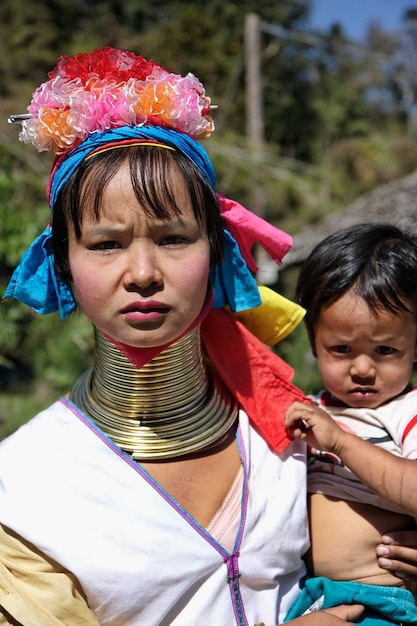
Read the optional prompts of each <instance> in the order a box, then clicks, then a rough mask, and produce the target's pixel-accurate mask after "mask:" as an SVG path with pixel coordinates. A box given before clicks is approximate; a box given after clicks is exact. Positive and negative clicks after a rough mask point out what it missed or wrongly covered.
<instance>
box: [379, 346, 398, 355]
mask: <svg viewBox="0 0 417 626" xmlns="http://www.w3.org/2000/svg"><path fill="white" fill-rule="evenodd" d="M376 351H377V353H378V354H382V355H387V354H394V352H395V351H396V350H395V348H391V346H378V347H377V349H376Z"/></svg>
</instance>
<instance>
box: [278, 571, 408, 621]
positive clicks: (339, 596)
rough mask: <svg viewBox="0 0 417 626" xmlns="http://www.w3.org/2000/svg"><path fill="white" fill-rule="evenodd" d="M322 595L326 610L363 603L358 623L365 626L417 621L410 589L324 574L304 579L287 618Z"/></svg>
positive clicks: (302, 611)
mask: <svg viewBox="0 0 417 626" xmlns="http://www.w3.org/2000/svg"><path fill="white" fill-rule="evenodd" d="M321 597H323V607H322V608H324V609H328V608H330V607H333V606H337V605H339V604H363V605H364V606H365V610H364V612H363V614H362V615H361V616H360V617H359V618H358V619H357V620H355V622H354V623H355V624H361V626H387V624H398V625H400V624H402V625H403V626H406V625H408V624H417V609H416V601H415V598H414V596H413V594H412V593H411V592H410V591H407V589H402V588H400V587H381V586H378V585H363V584H360V583H354V582H349V581H333V580H329V579H328V578H324V577H317V578H308V579H307V580H306V581H305V582H304V585H303V588H302V591H301V594H300V596H299V598H298V600H297V602H296V603H295V605H294V606H293V607H292V609H291V611H290V612H289V614H288V615H287V617H286V619H285V621H286V622H287V621H289V620H292V619H295V618H296V617H299V616H300V615H303V613H304V612H305V611H307V610H308V609H309V608H310V607H311V605H312V604H313V603H314V602H315V601H317V600H319V599H320V598H321Z"/></svg>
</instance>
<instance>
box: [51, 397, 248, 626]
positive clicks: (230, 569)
mask: <svg viewBox="0 0 417 626" xmlns="http://www.w3.org/2000/svg"><path fill="white" fill-rule="evenodd" d="M59 402H61V404H63V405H64V406H65V407H66V408H67V409H68V410H69V411H71V413H72V414H73V415H74V416H75V417H76V418H77V419H79V420H80V421H81V422H82V423H83V424H84V425H85V426H87V428H89V430H90V431H91V432H92V433H94V434H95V435H96V436H97V437H98V438H99V439H100V441H102V442H103V443H104V444H105V445H106V446H107V447H108V448H110V449H111V450H112V451H113V452H114V453H115V454H116V455H117V456H118V457H119V458H120V459H122V460H123V461H124V462H125V463H127V464H128V465H129V466H130V467H131V468H132V469H133V470H134V471H135V472H137V473H138V474H140V475H141V476H142V478H143V479H144V480H145V481H146V482H147V483H148V484H149V485H150V486H151V487H153V488H154V489H155V490H156V491H157V492H158V493H159V494H160V496H161V497H162V498H163V499H164V500H165V501H166V502H167V503H168V504H170V505H171V506H172V507H173V508H174V509H175V510H176V511H177V512H178V513H179V514H180V515H181V517H182V518H183V519H184V520H185V521H186V522H187V523H188V524H189V525H190V526H191V527H192V528H194V530H196V531H197V532H198V534H199V535H201V537H203V539H205V540H206V541H207V542H208V543H209V544H210V545H211V546H212V547H213V548H214V549H215V550H216V551H217V552H218V553H219V554H220V555H221V557H222V558H223V562H224V564H225V565H226V569H227V576H226V578H225V581H226V583H227V584H228V585H229V591H230V596H231V600H232V604H233V611H234V614H235V618H236V624H237V625H238V626H248V621H247V618H246V615H245V610H244V606H243V599H242V595H241V592H240V586H239V579H240V577H241V573H240V571H239V555H240V546H241V543H242V537H243V532H244V529H245V523H246V514H247V505H248V497H249V489H248V472H247V456H246V450H245V446H244V441H243V437H242V433H241V429H240V425H238V428H237V433H236V439H237V445H238V449H239V455H240V458H241V461H242V465H243V488H242V504H241V515H240V524H239V530H238V532H237V535H236V541H235V545H234V548H233V553H232V554H230V553H229V552H228V551H227V550H225V548H223V546H222V545H221V544H220V543H219V542H218V541H216V540H215V539H214V538H213V537H212V536H211V535H210V533H208V532H207V530H206V529H205V528H203V526H201V524H199V523H198V521H197V520H196V519H194V518H193V517H192V515H190V514H189V513H187V511H186V510H185V509H184V508H183V507H182V506H181V505H180V504H179V503H178V502H177V501H176V500H175V499H174V498H173V497H172V496H171V495H170V494H169V493H168V492H167V491H165V489H164V488H163V487H162V486H161V485H160V484H159V483H158V482H157V481H155V480H154V479H153V478H152V476H151V475H150V474H149V473H148V472H147V471H146V470H145V468H143V467H142V466H141V465H140V463H138V462H137V461H134V460H133V459H132V458H131V457H130V456H129V455H128V454H127V453H126V452H123V450H121V448H119V447H118V446H117V445H116V444H115V443H114V442H113V441H112V440H111V439H109V437H107V435H106V434H105V433H104V432H103V431H102V430H101V429H100V428H99V427H98V426H97V425H96V424H95V423H94V422H93V421H92V420H91V419H90V418H89V417H87V416H86V415H85V414H84V413H83V412H82V411H81V410H80V409H79V408H78V407H77V406H76V405H75V404H73V402H71V400H69V399H68V398H60V399H59Z"/></svg>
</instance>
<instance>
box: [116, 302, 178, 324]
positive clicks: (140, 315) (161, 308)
mask: <svg viewBox="0 0 417 626" xmlns="http://www.w3.org/2000/svg"><path fill="white" fill-rule="evenodd" d="M168 312H169V307H168V306H167V305H166V304H164V303H162V302H154V301H152V302H134V303H132V304H129V305H128V306H127V307H125V308H124V309H123V311H122V315H123V317H125V318H126V319H127V320H130V321H153V320H157V319H159V318H161V317H163V316H165V315H167V313H168Z"/></svg>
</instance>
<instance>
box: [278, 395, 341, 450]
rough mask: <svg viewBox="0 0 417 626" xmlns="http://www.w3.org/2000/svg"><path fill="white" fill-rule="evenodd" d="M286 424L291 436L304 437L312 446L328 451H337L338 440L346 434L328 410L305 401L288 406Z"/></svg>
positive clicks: (295, 437)
mask: <svg viewBox="0 0 417 626" xmlns="http://www.w3.org/2000/svg"><path fill="white" fill-rule="evenodd" d="M285 426H286V429H287V433H288V435H289V436H290V437H292V438H294V439H302V440H304V441H306V442H307V443H308V444H309V445H310V446H311V447H312V448H317V449H319V450H326V451H327V452H336V450H337V448H338V441H339V439H340V437H342V436H343V435H344V434H345V433H344V431H343V430H342V429H341V428H340V426H338V425H337V424H336V422H335V421H334V420H333V419H332V418H331V417H330V415H328V413H326V411H324V410H323V409H322V408H320V407H319V406H317V405H315V404H304V403H303V402H294V403H293V404H292V405H291V406H290V407H288V409H287V411H286V413H285Z"/></svg>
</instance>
